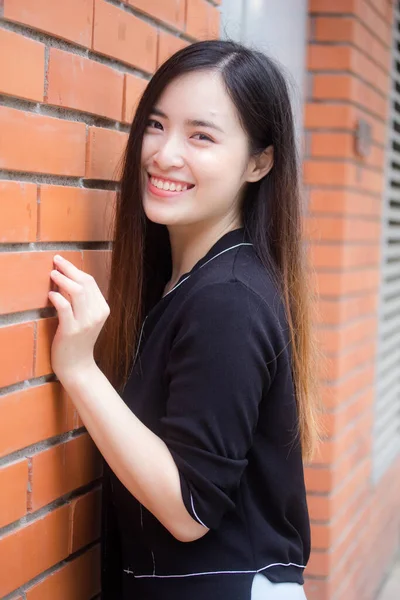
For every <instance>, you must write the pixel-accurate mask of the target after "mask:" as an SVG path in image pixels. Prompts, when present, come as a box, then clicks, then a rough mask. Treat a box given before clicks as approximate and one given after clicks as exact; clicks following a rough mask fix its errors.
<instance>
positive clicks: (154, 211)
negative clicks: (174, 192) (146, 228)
mask: <svg viewBox="0 0 400 600" xmlns="http://www.w3.org/2000/svg"><path fill="white" fill-rule="evenodd" d="M143 208H144V212H145V213H146V217H147V218H148V219H149V220H150V221H152V222H153V223H158V224H159V225H181V224H182V221H183V220H184V219H182V215H179V214H178V213H177V211H176V210H174V208H172V207H171V206H166V207H165V206H155V205H154V203H153V202H146V201H145V202H144V203H143Z"/></svg>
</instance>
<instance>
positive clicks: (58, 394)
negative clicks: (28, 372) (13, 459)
mask: <svg viewBox="0 0 400 600" xmlns="http://www.w3.org/2000/svg"><path fill="white" fill-rule="evenodd" d="M75 413H76V410H75V407H74V405H73V404H72V401H71V400H70V398H68V396H67V394H66V393H65V390H64V388H63V387H62V386H61V384H60V383H58V382H52V383H46V384H44V385H35V386H32V387H30V388H26V389H24V390H18V391H17V392H13V393H12V394H6V395H5V396H2V397H1V400H0V456H5V455H6V454H10V453H11V452H16V451H17V450H20V449H21V448H26V447H27V446H30V445H31V444H36V443H37V442H40V441H41V440H46V439H48V438H51V437H54V436H56V435H60V434H62V433H65V432H67V431H70V430H72V429H74V419H75Z"/></svg>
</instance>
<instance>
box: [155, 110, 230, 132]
mask: <svg viewBox="0 0 400 600" xmlns="http://www.w3.org/2000/svg"><path fill="white" fill-rule="evenodd" d="M151 114H152V115H155V116H157V117H162V118H163V119H168V117H167V115H166V114H165V113H163V111H162V110H160V109H159V108H156V107H154V108H153V110H152V111H151ZM185 124H186V125H191V126H192V127H209V128H210V129H216V130H217V131H220V132H221V133H224V131H223V129H221V127H218V125H216V124H215V123H213V122H212V121H205V120H204V119H186V121H185Z"/></svg>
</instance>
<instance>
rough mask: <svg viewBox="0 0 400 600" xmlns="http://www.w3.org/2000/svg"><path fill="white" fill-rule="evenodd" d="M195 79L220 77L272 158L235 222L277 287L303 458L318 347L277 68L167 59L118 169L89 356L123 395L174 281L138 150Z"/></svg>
mask: <svg viewBox="0 0 400 600" xmlns="http://www.w3.org/2000/svg"><path fill="white" fill-rule="evenodd" d="M196 70H218V71H219V72H220V73H221V76H222V78H223V81H224V84H225V86H226V91H227V93H228V94H229V96H230V98H231V100H232V101H233V104H234V105H235V107H236V109H237V112H238V115H239V117H240V120H241V124H242V127H243V129H244V131H245V132H246V133H247V135H248V139H249V142H250V151H251V153H252V154H257V153H259V152H261V151H262V150H264V149H265V148H266V147H267V146H269V145H272V146H273V148H274V165H273V168H272V169H271V171H270V172H269V173H268V174H267V175H266V176H265V177H264V178H263V179H261V180H260V181H259V182H257V183H249V184H247V187H246V189H245V191H244V196H243V202H242V219H243V224H244V227H245V229H246V231H247V233H248V235H249V237H250V239H251V241H252V242H253V245H254V248H255V251H256V252H257V254H258V256H259V258H260V259H261V261H262V262H263V263H264V265H265V267H266V268H268V269H269V270H270V271H271V272H272V273H273V275H274V276H275V278H276V282H277V284H278V286H279V288H280V290H281V292H282V298H283V299H284V303H285V307H286V312H287V318H288V324H289V327H290V332H291V341H292V344H291V346H292V357H293V360H292V365H293V366H292V372H293V380H294V384H295V389H296V399H297V406H298V415H299V433H300V439H301V443H302V449H303V455H304V457H305V458H306V459H308V458H310V457H311V454H312V451H313V448H314V442H315V440H316V437H317V426H316V405H317V402H316V400H317V375H316V355H317V353H316V349H317V348H316V344H315V342H314V341H313V337H312V318H311V298H310V289H309V287H308V284H307V275H308V270H309V269H308V265H307V262H306V256H307V255H306V251H305V248H304V246H303V235H302V233H303V232H302V219H301V195H300V191H299V172H298V156H297V149H296V141H295V132H294V123H293V115H292V108H291V102H290V98H289V90H288V85H287V82H286V79H285V77H284V76H283V74H282V71H281V69H280V68H279V66H278V65H277V64H276V63H275V61H273V60H272V59H271V58H268V57H267V56H265V55H264V54H263V53H261V52H258V51H255V50H251V49H249V48H246V47H244V46H242V45H240V44H237V43H234V42H231V41H218V40H215V41H204V42H198V43H195V44H192V45H190V46H188V47H186V48H184V49H183V50H180V51H178V52H177V53H176V54H174V55H173V56H172V57H171V58H169V59H168V60H167V61H166V62H165V63H164V64H163V65H161V67H160V68H159V69H158V70H157V72H156V73H155V74H154V76H153V77H152V79H151V81H150V82H149V84H148V86H147V88H146V89H145V91H144V93H143V96H142V98H141V100H140V102H139V105H138V107H137V110H136V114H135V117H134V119H133V122H132V126H131V130H130V135H129V139H128V143H127V146H126V150H125V153H124V156H123V160H122V163H121V164H122V174H121V183H120V189H119V191H118V192H117V199H116V207H115V214H114V223H113V235H112V239H113V251H112V261H111V272H110V279H109V291H108V303H109V306H110V309H111V313H110V316H109V318H108V320H107V322H106V324H105V326H104V328H103V330H102V332H101V335H100V337H99V341H98V344H97V346H96V353H97V356H98V362H99V366H100V367H101V369H102V370H103V372H104V373H105V375H106V376H107V377H108V378H109V380H110V381H111V383H112V384H113V385H114V387H115V388H116V389H117V390H118V391H120V390H121V389H122V388H123V386H124V385H125V383H126V380H127V377H128V374H129V370H130V366H131V361H132V357H133V355H134V353H135V350H136V346H137V343H138V337H139V331H140V328H141V324H142V320H143V318H144V316H145V314H146V313H147V311H148V310H149V308H150V307H151V306H152V305H153V304H154V303H155V302H157V300H159V299H160V298H161V296H162V293H163V289H164V287H165V285H166V283H167V282H168V280H169V278H170V276H171V272H172V264H171V249H170V243H169V234H168V230H167V227H166V226H165V225H160V224H156V223H153V222H151V221H150V220H149V219H148V218H147V217H146V214H145V212H144V209H143V206H142V168H141V149H142V140H143V134H144V132H145V129H146V125H147V121H148V119H149V115H150V114H151V112H152V109H153V107H154V106H155V104H156V102H157V100H158V99H159V97H160V95H161V94H162V92H163V90H164V89H165V88H166V86H167V85H168V84H169V83H170V82H171V81H172V80H174V79H175V78H176V77H178V76H181V75H183V74H185V73H190V72H193V71H196Z"/></svg>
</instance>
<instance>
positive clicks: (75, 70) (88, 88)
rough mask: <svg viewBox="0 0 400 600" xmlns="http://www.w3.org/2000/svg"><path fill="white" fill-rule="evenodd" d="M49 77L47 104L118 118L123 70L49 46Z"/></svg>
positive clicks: (119, 116) (119, 118)
mask: <svg viewBox="0 0 400 600" xmlns="http://www.w3.org/2000/svg"><path fill="white" fill-rule="evenodd" d="M48 78H49V87H48V93H47V102H48V103H49V104H55V105H56V106H65V107H66V108H72V109H77V110H82V111H85V112H88V113H92V114H95V115H100V116H102V117H108V118H109V119H115V120H116V121H120V120H121V114H122V96H123V85H124V75H123V73H120V72H119V71H116V70H115V69H113V68H111V67H108V66H107V65H102V64H101V63H99V62H96V61H94V60H89V59H88V58H84V57H82V56H78V55H76V54H71V53H70V52H65V51H64V50H58V49H57V48H50V59H49V72H48ZM104 90H107V92H106V93H105V92H104Z"/></svg>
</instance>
